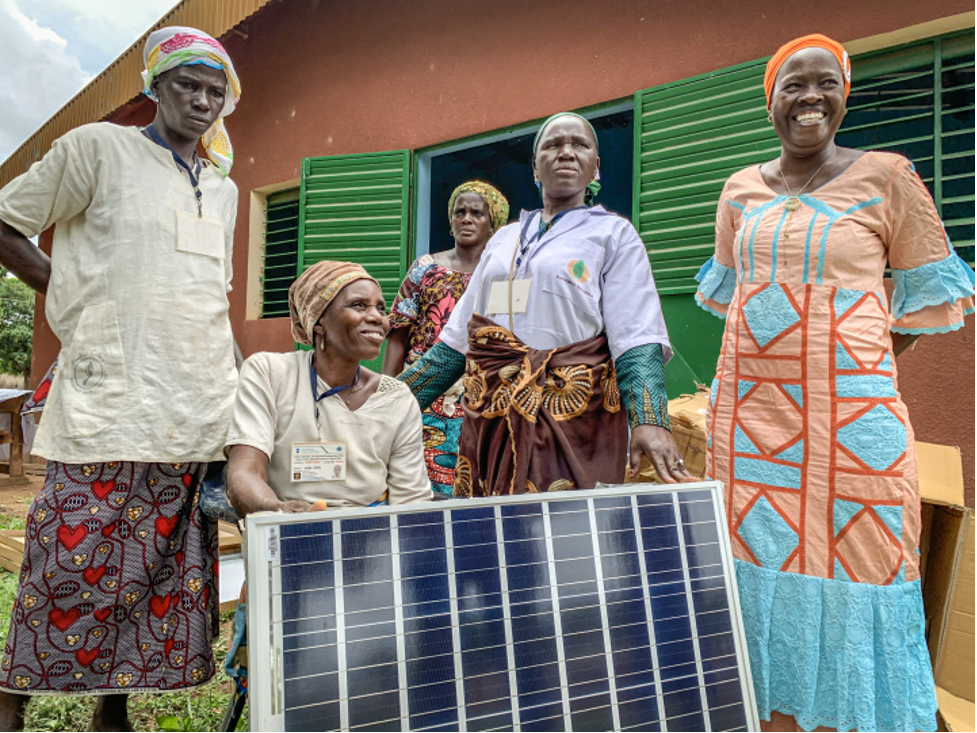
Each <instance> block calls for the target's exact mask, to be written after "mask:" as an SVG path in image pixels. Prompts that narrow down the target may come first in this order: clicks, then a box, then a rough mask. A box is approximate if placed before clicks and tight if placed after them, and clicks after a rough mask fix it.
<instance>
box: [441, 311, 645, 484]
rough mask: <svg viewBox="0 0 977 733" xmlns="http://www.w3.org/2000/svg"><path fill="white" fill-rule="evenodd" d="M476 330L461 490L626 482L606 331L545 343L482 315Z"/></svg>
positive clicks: (620, 414) (472, 329)
mask: <svg viewBox="0 0 977 733" xmlns="http://www.w3.org/2000/svg"><path fill="white" fill-rule="evenodd" d="M468 336H469V339H468V341H469V345H468V362H467V367H466V372H465V379H464V384H465V401H464V405H463V409H464V412H465V417H464V423H463V425H462V429H461V441H460V444H459V450H458V465H457V468H456V471H455V491H454V493H455V496H464V497H469V496H498V495H501V494H524V493H535V492H540V491H563V490H569V489H592V488H594V485H595V484H596V483H598V482H602V483H608V484H617V483H622V482H623V481H624V471H625V460H624V458H625V455H626V453H627V447H628V423H627V415H626V413H625V412H624V410H622V409H621V395H620V392H619V391H618V387H617V378H616V375H615V373H614V367H613V364H612V362H611V355H610V350H609V349H608V346H607V338H606V337H605V336H603V335H600V336H595V337H593V338H590V339H587V340H586V341H580V342H577V343H574V344H570V345H568V346H561V347H559V348H557V349H553V350H549V351H547V350H537V349H532V348H530V347H528V346H526V345H525V344H524V343H522V342H521V341H520V340H519V339H518V338H516V336H514V335H513V334H512V332H511V331H509V330H508V329H506V328H503V327H502V326H499V325H496V324H495V323H493V322H492V321H490V320H488V319H487V318H485V317H484V316H481V315H479V314H477V313H476V314H475V315H474V316H472V319H471V321H470V322H469V326H468Z"/></svg>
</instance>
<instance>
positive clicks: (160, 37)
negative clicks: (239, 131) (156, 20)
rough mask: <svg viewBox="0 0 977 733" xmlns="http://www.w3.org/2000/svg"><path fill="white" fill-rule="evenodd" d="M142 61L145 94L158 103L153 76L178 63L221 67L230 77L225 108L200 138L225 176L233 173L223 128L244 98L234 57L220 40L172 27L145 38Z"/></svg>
mask: <svg viewBox="0 0 977 733" xmlns="http://www.w3.org/2000/svg"><path fill="white" fill-rule="evenodd" d="M143 62H144V63H145V64H146V68H145V70H144V71H143V72H142V80H143V90H142V93H143V94H145V95H146V96H147V97H149V98H150V99H152V100H153V101H154V102H159V100H158V99H157V98H156V95H155V94H154V93H153V88H152V84H153V79H156V78H157V77H158V76H159V75H160V74H162V73H164V72H167V71H169V70H170V69H175V68H176V67H177V66H192V65H194V64H204V65H206V66H210V67H211V68H214V69H221V70H222V71H223V72H224V76H226V77H227V89H226V91H225V94H224V109H222V110H221V112H220V114H219V115H218V117H217V119H216V120H215V121H214V124H213V125H211V126H210V129H209V130H207V132H205V133H204V134H203V136H202V137H201V140H202V141H203V145H204V149H205V150H206V151H207V157H208V158H210V159H211V160H212V161H213V162H214V164H215V165H216V166H217V167H218V168H219V169H220V170H221V172H222V173H223V174H224V175H225V176H226V175H228V174H230V172H231V165H233V163H234V149H233V148H232V147H231V138H230V137H228V135H227V130H226V129H225V128H224V120H223V118H224V117H227V115H229V114H231V112H233V111H234V108H235V107H236V106H237V103H238V100H240V99H241V82H240V80H239V79H238V78H237V72H235V71H234V64H232V63H231V57H230V56H228V55H227V51H225V50H224V47H223V46H222V45H221V44H220V42H219V41H217V40H215V39H213V38H211V37H210V36H208V35H207V34H206V33H204V32H203V31H198V30H197V29H196V28H186V27H183V26H170V27H168V28H160V29H159V30H158V31H153V32H152V33H150V34H149V37H148V38H147V39H146V48H145V49H143Z"/></svg>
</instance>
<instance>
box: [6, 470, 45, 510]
mask: <svg viewBox="0 0 977 733" xmlns="http://www.w3.org/2000/svg"><path fill="white" fill-rule="evenodd" d="M27 480H28V481H29V482H30V483H29V484H28V485H23V484H20V479H16V480H15V481H16V482H17V483H18V484H20V485H14V486H8V485H7V484H8V482H10V483H12V481H11V480H10V479H8V478H7V477H6V476H5V475H3V474H0V514H6V515H7V516H10V517H18V518H20V519H26V518H27V510H28V509H29V508H30V505H31V501H32V500H33V499H34V496H35V495H36V494H37V492H38V491H40V490H41V487H42V486H44V476H42V475H41V476H35V475H32V474H28V475H27Z"/></svg>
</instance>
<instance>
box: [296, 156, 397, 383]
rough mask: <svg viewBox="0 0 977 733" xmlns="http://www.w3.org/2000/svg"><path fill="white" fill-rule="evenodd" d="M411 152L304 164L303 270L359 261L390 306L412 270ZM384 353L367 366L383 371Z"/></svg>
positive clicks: (306, 160) (300, 267)
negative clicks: (409, 267)
mask: <svg viewBox="0 0 977 733" xmlns="http://www.w3.org/2000/svg"><path fill="white" fill-rule="evenodd" d="M410 179H411V152H410V151H409V150H395V151H392V152H385V153H365V154H361V155H334V156H330V157H326V158H304V159H303V160H302V184H301V191H300V197H299V204H300V211H299V241H298V250H299V251H298V272H297V274H301V273H302V272H305V270H306V269H308V267H309V266H311V265H313V264H315V263H316V262H321V261H322V260H342V261H347V262H356V263H358V264H360V265H362V266H363V267H364V268H366V270H367V272H369V273H370V274H371V275H372V276H373V277H375V278H376V279H377V281H378V282H379V283H380V287H381V288H382V289H383V295H384V298H385V299H386V301H387V307H388V308H389V307H390V306H391V305H392V304H393V300H394V297H395V296H396V295H397V290H398V288H399V287H400V283H401V281H402V280H403V278H404V275H405V274H406V272H407V264H408V262H407V258H408V248H407V245H408V232H409V225H410V214H409V212H410ZM382 363H383V353H382V352H381V354H380V356H379V357H378V358H377V359H374V360H373V361H372V362H369V363H368V364H366V365H365V366H367V367H369V368H370V369H373V370H374V371H380V367H381V365H382Z"/></svg>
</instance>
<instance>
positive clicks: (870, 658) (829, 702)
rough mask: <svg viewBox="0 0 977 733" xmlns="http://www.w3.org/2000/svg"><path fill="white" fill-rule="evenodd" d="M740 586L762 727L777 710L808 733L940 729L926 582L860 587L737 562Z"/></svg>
mask: <svg viewBox="0 0 977 733" xmlns="http://www.w3.org/2000/svg"><path fill="white" fill-rule="evenodd" d="M736 582H737V585H738V586H739V595H740V606H741V608H742V611H743V624H744V627H745V631H746V638H747V646H748V647H749V652H750V667H751V669H752V672H753V687H754V689H755V690H756V697H757V708H758V710H759V713H760V718H761V719H762V720H769V719H770V713H771V712H773V711H775V710H776V711H778V712H781V713H784V714H786V715H793V716H794V718H795V719H796V720H797V722H798V724H799V725H800V726H801V727H802V728H804V729H805V730H813V729H814V728H816V727H817V726H819V725H823V726H826V727H830V728H834V729H836V730H840V731H849V730H853V729H857V730H918V731H931V730H936V708H937V704H936V692H935V690H934V687H933V671H932V668H931V666H930V658H929V652H928V651H927V649H926V637H925V633H924V627H925V617H924V615H923V598H922V593H921V591H920V583H919V581H918V580H915V581H913V582H911V583H894V584H892V585H871V584H869V583H852V582H848V581H843V580H829V579H825V578H816V577H812V576H809V575H801V574H798V573H783V572H778V571H776V570H770V569H768V568H761V567H758V566H756V565H752V564H750V563H747V562H743V561H741V560H737V561H736ZM839 680H844V681H845V684H844V685H841V686H839V684H838V681H839Z"/></svg>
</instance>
